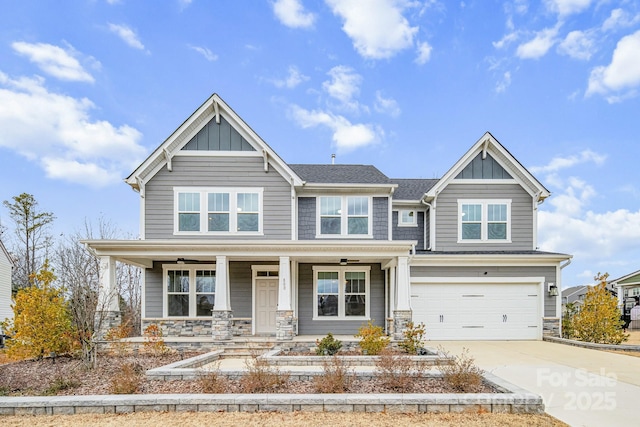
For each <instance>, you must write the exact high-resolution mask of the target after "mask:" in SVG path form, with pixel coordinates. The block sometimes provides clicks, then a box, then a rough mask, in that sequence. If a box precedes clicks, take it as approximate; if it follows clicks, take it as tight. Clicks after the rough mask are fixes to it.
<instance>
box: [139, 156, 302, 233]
mask: <svg viewBox="0 0 640 427" xmlns="http://www.w3.org/2000/svg"><path fill="white" fill-rule="evenodd" d="M172 166H173V167H172V169H173V171H172V172H169V171H168V170H167V168H166V166H164V167H163V168H162V169H161V170H160V171H159V172H158V173H157V174H156V175H155V176H154V177H153V178H152V179H151V180H150V181H149V182H148V183H147V184H146V186H145V198H144V201H145V218H144V220H145V239H146V240H152V239H185V238H188V239H222V240H227V239H265V240H291V227H292V225H291V203H292V201H291V186H290V184H289V183H288V182H287V181H286V180H285V179H284V178H283V177H282V176H281V175H280V174H279V173H278V172H276V171H275V170H274V169H273V168H272V167H271V166H269V172H268V173H265V171H264V160H263V159H262V157H214V156H211V157H209V156H202V157H200V156H176V157H174V158H173V159H172ZM174 187H262V188H264V193H263V218H262V221H263V223H262V224H263V234H264V235H263V236H255V235H251V236H242V235H202V236H200V235H198V236H176V235H174V234H173V231H174V224H173V221H174V200H173V197H174V193H173V188H174Z"/></svg>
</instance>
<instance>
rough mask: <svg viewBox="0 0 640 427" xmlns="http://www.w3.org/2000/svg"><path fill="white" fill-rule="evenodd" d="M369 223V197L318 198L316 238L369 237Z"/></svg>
mask: <svg viewBox="0 0 640 427" xmlns="http://www.w3.org/2000/svg"><path fill="white" fill-rule="evenodd" d="M371 222H372V221H371V198H370V197H367V196H320V197H318V227H317V230H318V237H341V236H342V237H349V236H354V237H355V236H366V237H370V236H371Z"/></svg>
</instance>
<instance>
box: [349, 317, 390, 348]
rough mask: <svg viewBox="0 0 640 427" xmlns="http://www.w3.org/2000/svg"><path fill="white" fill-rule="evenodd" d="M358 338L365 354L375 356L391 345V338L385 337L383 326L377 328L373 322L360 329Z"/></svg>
mask: <svg viewBox="0 0 640 427" xmlns="http://www.w3.org/2000/svg"><path fill="white" fill-rule="evenodd" d="M356 338H360V342H359V345H360V348H361V349H362V351H363V353H366V354H369V355H372V356H375V355H377V354H380V352H381V351H382V349H384V348H385V347H387V346H388V345H389V341H390V340H389V337H387V336H385V335H384V330H383V329H382V327H381V326H376V325H374V324H373V323H372V321H371V320H369V322H367V324H366V325H362V326H361V327H360V329H358V333H357V334H356Z"/></svg>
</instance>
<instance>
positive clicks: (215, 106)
mask: <svg viewBox="0 0 640 427" xmlns="http://www.w3.org/2000/svg"><path fill="white" fill-rule="evenodd" d="M213 111H214V112H215V115H216V124H220V106H219V105H218V102H217V101H216V100H213Z"/></svg>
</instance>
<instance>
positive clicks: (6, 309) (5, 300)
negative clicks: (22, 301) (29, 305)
mask: <svg viewBox="0 0 640 427" xmlns="http://www.w3.org/2000/svg"><path fill="white" fill-rule="evenodd" d="M13 266H14V263H13V259H12V258H11V255H9V252H8V251H7V249H6V248H5V247H4V244H3V243H2V241H1V240H0V321H4V320H5V319H7V318H12V317H13V310H11V272H12V270H13ZM0 333H4V331H2V328H0Z"/></svg>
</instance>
